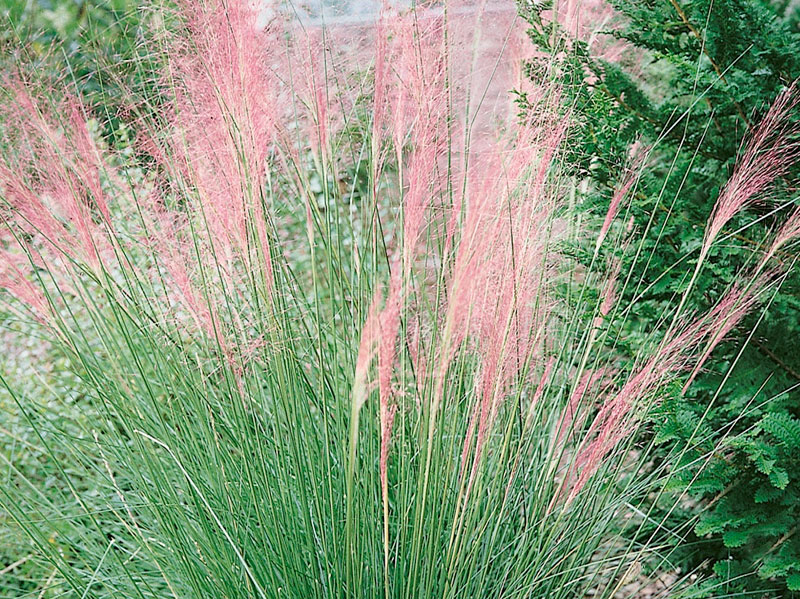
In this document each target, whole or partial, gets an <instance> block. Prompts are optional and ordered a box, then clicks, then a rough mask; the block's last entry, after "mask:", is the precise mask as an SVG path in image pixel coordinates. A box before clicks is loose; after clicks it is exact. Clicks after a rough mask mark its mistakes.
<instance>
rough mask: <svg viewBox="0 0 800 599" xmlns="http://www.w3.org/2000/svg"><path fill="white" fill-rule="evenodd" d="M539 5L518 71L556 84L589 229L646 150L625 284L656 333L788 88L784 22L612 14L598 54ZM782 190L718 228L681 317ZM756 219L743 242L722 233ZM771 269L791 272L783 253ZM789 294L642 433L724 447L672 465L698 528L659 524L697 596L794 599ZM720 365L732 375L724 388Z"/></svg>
mask: <svg viewBox="0 0 800 599" xmlns="http://www.w3.org/2000/svg"><path fill="white" fill-rule="evenodd" d="M552 4H553V3H551V2H546V3H537V4H536V5H532V4H530V3H521V4H520V8H521V12H522V14H523V17H524V18H526V20H527V21H528V22H529V23H530V26H531V27H530V29H529V34H530V37H531V39H532V40H533V41H534V42H535V43H536V44H537V45H538V46H539V47H540V48H542V49H544V50H546V54H547V59H546V60H538V61H537V60H534V61H532V62H531V63H530V64H529V65H528V67H529V75H530V76H531V77H534V78H537V77H540V76H541V75H542V73H543V72H544V71H545V69H547V70H548V71H549V72H551V73H552V72H555V73H556V76H557V77H559V78H560V79H561V80H563V81H569V82H570V85H569V86H567V88H566V90H565V92H566V93H565V98H564V102H565V106H568V107H570V109H571V112H572V114H573V115H574V117H575V118H576V120H577V121H578V123H579V128H580V133H579V134H578V135H576V136H575V138H574V140H575V143H574V144H573V145H572V146H571V147H570V150H571V156H570V158H569V159H568V160H565V163H566V164H567V165H568V166H569V167H571V168H572V172H571V174H572V176H574V177H575V178H576V179H578V180H590V181H591V182H592V183H593V184H592V185H590V186H589V187H588V191H587V192H586V193H585V194H583V195H582V196H581V198H580V201H582V202H583V203H584V204H585V205H586V206H587V208H588V209H589V210H590V211H594V212H595V213H596V214H597V215H598V217H599V218H602V215H603V214H604V213H605V211H606V209H607V207H608V203H609V201H610V199H611V198H612V196H613V193H614V189H618V188H619V187H620V186H621V185H622V184H623V181H622V179H621V177H620V173H623V174H624V171H623V170H622V169H620V166H621V165H624V164H626V163H628V162H629V161H630V159H629V150H630V148H631V146H632V145H633V144H635V143H637V142H638V143H640V144H642V145H645V146H652V148H653V150H652V151H651V152H650V155H649V159H648V160H649V162H648V168H646V169H643V173H642V175H641V177H640V178H639V180H638V184H637V186H636V188H635V192H634V193H633V194H632V197H631V198H630V205H629V207H628V210H629V216H631V217H632V220H631V221H630V222H631V224H632V225H633V226H635V227H637V228H639V227H641V228H645V227H646V226H647V225H648V222H650V219H651V218H654V219H655V221H654V223H653V226H651V227H649V231H650V238H649V239H648V240H647V241H646V242H645V244H643V246H642V249H643V251H645V252H647V253H648V254H650V255H651V259H650V260H649V261H648V262H647V263H646V264H645V263H641V264H640V265H639V266H638V267H637V266H633V268H634V269H638V270H637V271H636V273H635V275H636V277H637V278H638V279H639V280H640V281H642V286H644V287H647V286H652V287H651V290H655V291H656V292H657V293H655V294H654V295H653V296H652V299H651V300H650V301H649V302H648V303H647V305H646V307H645V306H642V307H641V310H640V312H639V317H640V318H641V319H643V320H645V321H646V320H649V319H653V318H656V319H657V318H658V317H659V315H660V314H662V313H663V309H664V306H665V305H667V304H668V303H669V301H670V300H671V298H673V297H674V295H675V294H679V293H680V292H681V291H682V290H683V289H684V288H685V286H686V284H687V277H686V268H672V265H679V264H684V263H685V262H684V261H685V260H686V259H687V256H690V255H691V253H692V252H693V251H695V250H696V249H697V247H698V246H699V245H700V244H701V242H702V238H703V227H702V223H703V222H704V221H705V219H706V218H707V217H708V214H709V213H710V211H711V210H712V207H713V205H714V202H715V201H716V199H717V197H718V195H719V192H720V189H721V188H722V187H723V185H724V184H725V182H726V181H727V180H728V178H729V177H730V175H731V172H732V168H733V164H734V162H735V159H736V156H737V153H738V152H739V151H740V149H741V145H742V141H743V139H745V138H746V137H747V135H748V132H749V131H750V130H751V128H752V126H753V123H754V122H757V119H758V116H759V115H760V114H762V113H763V111H764V110H765V109H766V107H767V106H768V105H769V103H770V102H771V101H772V100H773V99H774V98H775V96H776V95H777V94H778V93H779V92H780V90H781V89H783V88H784V87H785V86H787V85H788V84H790V83H791V82H792V81H794V80H795V79H797V78H798V76H800V44H799V43H798V42H799V41H800V38H799V37H798V34H797V27H796V21H797V11H796V9H792V7H791V6H790V3H789V2H769V1H767V0H713V1H712V0H691V1H690V0H611V1H610V4H611V5H613V7H614V9H615V15H614V17H613V18H612V19H611V20H609V21H607V22H606V23H605V25H604V27H605V28H606V30H605V31H604V32H601V33H603V34H605V35H601V37H600V41H599V42H598V38H597V37H595V38H594V39H593V40H592V41H591V42H590V41H589V40H588V38H586V36H581V35H580V33H578V34H577V39H576V34H575V31H574V28H573V30H572V31H571V32H570V31H568V29H569V24H568V23H565V22H564V21H565V20H564V19H563V18H562V19H560V20H559V21H558V22H557V23H553V20H552V18H551V17H550V15H551V14H552V12H550V11H551V10H552V8H553V6H552ZM562 4H563V3H562ZM562 9H563V6H562ZM562 13H563V10H562ZM562 16H563V14H562ZM584 21H586V22H587V23H589V22H590V21H591V18H590V17H584ZM593 33H595V34H596V33H597V32H593ZM581 38H583V39H581ZM609 47H614V48H616V49H617V50H618V52H617V53H615V54H614V58H615V59H614V60H613V61H611V60H604V58H603V56H604V54H605V55H608V52H607V50H608V48H609ZM554 54H555V55H557V56H558V58H557V59H556V60H555V61H554V60H553V58H552V56H553V55H554ZM525 100H526V98H525V97H524V96H523V97H522V104H523V106H524V103H525ZM795 183H796V180H795V179H794V178H793V177H789V178H787V179H785V180H784V181H783V182H782V187H780V188H779V189H778V190H777V191H776V193H774V194H772V195H771V198H770V201H768V202H763V203H761V204H759V205H758V206H757V207H756V208H755V209H753V210H750V211H749V213H745V214H742V215H740V217H739V218H738V221H736V222H734V223H733V224H732V226H731V227H730V231H731V232H732V233H733V234H732V235H731V236H730V238H729V240H728V242H727V243H725V244H719V245H718V247H717V248H716V249H715V251H714V252H712V256H711V259H710V261H709V265H708V267H707V268H706V269H705V270H704V271H703V272H702V273H701V275H700V276H699V278H698V280H697V281H696V282H695V284H696V285H697V286H698V290H699V291H700V293H698V294H696V295H695V296H694V299H693V300H692V304H693V306H692V307H694V308H695V309H702V308H703V307H704V306H706V305H708V303H711V302H713V301H715V300H716V299H717V298H718V297H719V294H720V293H721V292H722V290H724V289H726V288H727V286H728V285H729V284H730V282H731V281H732V280H733V278H734V277H735V276H736V273H737V272H740V271H741V269H742V268H744V267H745V265H746V264H747V262H748V260H750V259H751V253H752V251H753V250H754V249H757V248H758V247H759V246H760V244H762V243H763V239H764V238H765V236H766V235H767V232H768V231H769V230H771V229H773V228H774V227H775V226H776V225H777V223H778V222H780V221H781V220H782V219H783V218H785V216H786V214H787V213H788V211H789V210H791V209H792V205H793V203H794V199H793V198H794V196H793V190H794V184H795ZM756 219H758V220H760V222H759V224H758V226H755V227H751V228H750V229H748V230H747V231H746V232H740V233H737V232H736V231H737V229H738V227H739V225H741V224H742V223H744V222H747V221H752V220H756ZM664 241H666V243H664ZM659 242H660V243H659ZM622 259H623V260H624V257H623V258H622ZM689 259H690V260H691V258H689ZM777 260H778V261H781V262H783V263H786V262H791V261H792V260H794V258H793V256H792V254H791V252H788V253H784V254H782V255H780V256H778V257H777ZM799 290H800V279H798V277H797V275H796V274H795V275H793V276H790V277H789V278H787V279H786V280H785V281H784V283H783V286H782V288H781V290H780V292H779V293H777V294H776V295H775V297H774V298H773V300H772V302H771V304H770V305H769V308H768V310H767V311H766V312H765V313H764V314H754V315H751V316H750V317H749V318H747V319H745V320H743V322H742V323H741V324H740V326H739V327H738V328H737V329H736V331H733V332H732V334H731V335H730V337H729V338H728V341H727V342H726V343H724V344H723V345H722V346H721V347H720V350H719V351H717V353H716V355H715V357H714V359H713V360H712V361H711V362H710V363H709V364H708V365H707V368H706V372H705V373H704V374H703V375H701V377H700V378H699V380H698V382H697V384H695V385H694V386H693V387H692V388H690V389H689V390H688V391H687V393H686V394H685V395H681V389H680V387H677V388H676V390H675V398H674V399H673V401H671V402H668V403H667V404H666V405H665V406H664V410H663V411H662V412H661V413H660V414H659V416H658V418H657V420H656V423H655V424H656V428H657V435H656V438H657V439H658V440H659V441H661V442H663V443H670V442H674V441H675V440H677V439H686V438H689V437H691V436H692V435H696V434H697V427H698V421H699V419H700V418H701V417H706V418H707V420H706V422H705V425H704V427H705V429H704V431H705V433H707V434H708V435H710V436H708V437H707V438H708V439H709V445H708V446H707V447H705V450H709V449H710V448H711V447H712V446H711V443H712V441H711V439H713V438H714V433H715V432H716V434H721V432H722V431H725V432H733V433H734V435H733V437H732V440H731V441H729V442H727V443H726V445H725V450H724V451H715V452H713V453H711V454H710V457H703V458H702V459H701V455H702V454H701V453H696V454H692V455H687V456H686V460H687V463H689V462H691V461H693V460H694V461H702V462H703V463H708V466H709V467H708V468H707V469H706V470H705V471H704V472H703V473H702V474H700V475H698V476H697V478H696V479H694V478H693V477H694V475H693V474H689V475H687V478H685V479H684V483H687V482H691V483H692V485H691V492H692V495H693V501H694V502H696V501H700V505H701V506H702V507H703V510H702V513H701V514H700V515H699V516H697V515H696V514H697V509H696V507H692V506H696V504H695V503H691V506H690V507H689V508H688V509H687V511H684V512H682V513H673V514H671V515H670V520H671V521H673V524H675V522H674V521H675V520H679V519H680V518H683V519H684V520H685V521H686V522H688V523H690V524H691V525H693V531H692V533H691V534H689V539H688V541H690V542H687V543H685V546H686V547H687V548H692V552H691V553H690V554H689V555H688V556H687V561H688V562H689V563H690V564H691V565H692V566H700V565H706V564H707V565H708V566H709V567H713V570H714V572H715V573H716V574H717V578H716V580H715V581H714V583H713V586H709V587H707V588H706V592H708V593H710V594H714V593H718V592H721V590H722V589H724V590H725V592H740V591H744V590H753V591H755V590H761V589H765V588H766V589H783V591H780V592H788V593H791V591H796V590H800V536H798V535H797V534H796V530H797V526H796V522H797V520H798V515H800V514H799V512H800V485H799V484H798V479H797V475H796V473H797V472H798V471H800V470H799V469H798V466H800V464H798V457H799V456H800V420H798V416H799V415H800V393H798V390H797V385H798V382H799V381H800V343H798V339H800V335H799V333H800V321H799V320H798V318H797V313H798V312H797V310H798V304H800V299H799V297H798V291H799ZM737 331H738V332H737ZM626 338H627V339H634V340H635V337H634V336H631V335H628V336H627V337H626ZM632 343H635V341H632ZM617 349H618V350H622V352H624V350H625V349H626V348H625V347H619V346H618V347H617ZM733 363H736V364H737V368H736V369H735V370H733V371H730V372H729V370H730V367H731V365H732V364H733ZM723 381H726V384H725V387H724V390H721V391H720V383H721V382H723ZM694 517H697V520H696V521H695V520H693V519H692V518H694ZM709 558H710V559H709Z"/></svg>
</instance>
